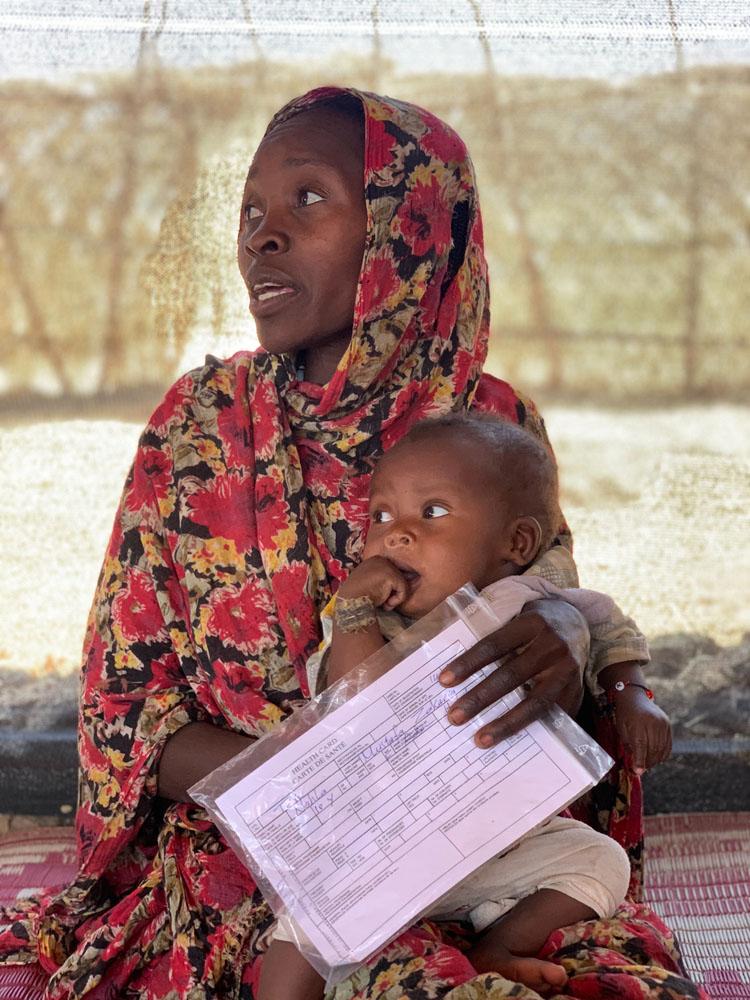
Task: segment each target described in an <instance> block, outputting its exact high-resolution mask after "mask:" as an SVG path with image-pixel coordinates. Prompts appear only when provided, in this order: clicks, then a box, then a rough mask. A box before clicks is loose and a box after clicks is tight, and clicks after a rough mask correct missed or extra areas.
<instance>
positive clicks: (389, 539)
mask: <svg viewBox="0 0 750 1000" xmlns="http://www.w3.org/2000/svg"><path fill="white" fill-rule="evenodd" d="M413 541H414V534H413V532H411V531H410V530H409V529H408V528H405V527H403V526H395V527H393V528H392V529H391V530H390V531H389V532H388V534H387V535H386V539H385V544H386V545H387V546H388V548H398V547H399V546H401V545H411V544H412V542H413Z"/></svg>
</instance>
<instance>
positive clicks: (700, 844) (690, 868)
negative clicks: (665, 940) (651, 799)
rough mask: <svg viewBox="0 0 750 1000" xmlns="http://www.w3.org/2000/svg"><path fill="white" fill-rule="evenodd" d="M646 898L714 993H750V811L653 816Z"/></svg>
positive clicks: (747, 996)
mask: <svg viewBox="0 0 750 1000" xmlns="http://www.w3.org/2000/svg"><path fill="white" fill-rule="evenodd" d="M646 844H647V854H646V885H645V893H644V895H645V899H646V902H647V903H649V905H650V906H652V907H653V909H654V910H655V911H656V912H657V913H658V914H659V915H660V916H661V917H663V918H664V920H665V922H666V923H667V924H668V925H669V927H670V928H671V929H672V930H673V931H674V932H675V934H676V935H677V937H678V940H679V942H680V946H681V948H682V952H683V955H684V959H685V965H686V966H687V971H688V972H689V974H690V976H691V977H692V978H693V979H695V980H696V981H697V982H699V983H700V984H701V985H703V986H704V987H705V988H706V991H707V992H708V993H709V994H710V995H711V997H712V998H713V1000H750V813H747V812H743V813H726V812H721V813H686V814H675V815H665V816H649V817H647V818H646Z"/></svg>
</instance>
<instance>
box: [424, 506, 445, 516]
mask: <svg viewBox="0 0 750 1000" xmlns="http://www.w3.org/2000/svg"><path fill="white" fill-rule="evenodd" d="M448 513H449V511H448V508H447V507H443V505H442V504H440V503H431V504H429V505H428V506H427V507H425V509H424V517H428V518H432V517H445V515H446V514H448Z"/></svg>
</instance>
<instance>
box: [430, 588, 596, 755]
mask: <svg viewBox="0 0 750 1000" xmlns="http://www.w3.org/2000/svg"><path fill="white" fill-rule="evenodd" d="M588 649H589V632H588V626H587V624H586V621H585V620H584V618H583V616H582V615H581V614H580V612H578V611H576V609H575V608H573V607H571V606H570V605H569V604H565V603H564V602H563V601H534V603H533V610H529V611H526V612H524V613H523V614H521V615H519V616H518V617H517V618H514V619H513V621H510V622H508V624H507V625H503V626H502V627H501V628H499V629H497V630H496V631H495V632H492V633H491V634H490V635H488V636H486V637H485V638H484V639H480V641H479V642H478V643H477V644H476V645H475V646H473V647H472V649H469V650H467V651H466V652H465V653H462V654H461V656H459V657H458V659H456V660H454V661H453V663H451V664H450V666H448V667H446V669H445V670H443V671H442V673H441V674H440V683H441V684H443V685H444V686H446V687H453V686H454V685H456V684H460V683H461V681H464V680H466V678H467V677H471V675H472V674H474V673H476V672H477V670H480V669H481V668H482V667H484V666H486V665H487V664H488V663H492V662H493V660H499V659H502V660H503V662H502V663H501V664H500V665H499V666H498V667H497V668H496V669H495V671H494V672H493V673H492V674H491V675H490V676H489V677H487V678H486V679H485V680H483V681H480V683H479V684H477V685H476V686H475V687H473V688H472V689H471V691H469V692H467V693H466V694H464V695H462V696H461V697H460V698H459V699H458V700H457V701H456V702H455V703H454V704H453V705H452V706H451V708H450V709H449V710H448V718H449V720H450V721H451V722H452V723H454V724H455V725H462V724H463V723H464V722H467V721H468V720H469V719H473V718H474V716H475V715H477V714H478V713H479V712H481V711H482V709H485V708H489V706H491V705H493V704H494V703H495V702H496V701H499V700H500V699H501V698H503V697H504V696H505V695H506V694H509V693H510V692H511V691H513V690H514V689H515V688H517V687H518V686H519V685H521V684H526V685H527V686H528V687H529V692H528V694H527V695H526V698H525V699H524V700H523V701H522V702H520V703H519V704H518V705H516V706H514V707H513V708H512V709H511V710H510V711H509V712H506V714H505V715H502V716H501V717H500V718H499V719H495V720H494V721H492V722H490V723H488V724H487V725H486V726H483V727H482V728H481V729H480V730H478V732H477V733H476V735H475V736H474V740H475V742H476V743H477V745H478V746H480V747H491V746H495V744H497V743H499V742H500V741H501V740H504V739H506V738H507V737H508V736H512V735H513V734H514V733H516V732H518V730H519V729H523V727H524V726H527V725H528V724H529V723H530V722H533V721H534V720H535V719H538V718H539V717H540V716H541V715H543V714H544V712H545V711H546V710H547V709H548V708H549V707H550V706H551V705H553V704H557V705H559V706H560V707H561V708H563V709H564V710H565V711H566V712H568V713H569V714H570V715H575V714H576V712H577V711H578V709H579V708H580V705H581V699H582V697H583V683H582V678H583V668H584V665H585V663H586V659H587V657H588Z"/></svg>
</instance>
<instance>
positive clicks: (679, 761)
mask: <svg viewBox="0 0 750 1000" xmlns="http://www.w3.org/2000/svg"><path fill="white" fill-rule="evenodd" d="M643 789H644V800H645V806H646V813H648V814H649V815H651V814H654V813H674V812H725V811H730V812H736V811H739V812H742V811H747V810H750V739H745V738H743V739H705V740H700V739H689V740H675V741H674V746H673V748H672V756H671V757H670V758H669V760H668V761H665V762H664V763H663V764H660V765H659V766H658V767H655V768H654V770H653V771H649V772H648V773H647V774H646V775H645V777H644V781H643Z"/></svg>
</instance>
